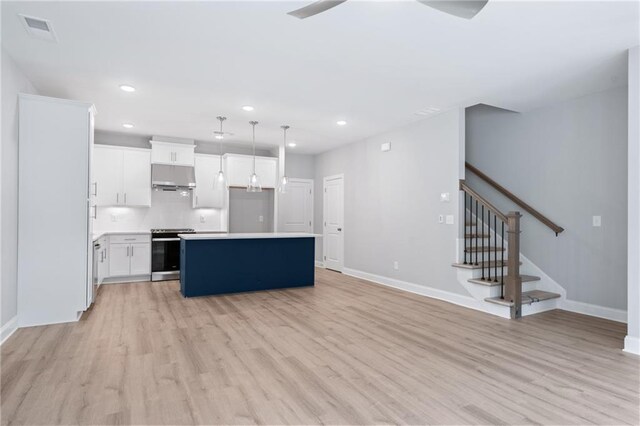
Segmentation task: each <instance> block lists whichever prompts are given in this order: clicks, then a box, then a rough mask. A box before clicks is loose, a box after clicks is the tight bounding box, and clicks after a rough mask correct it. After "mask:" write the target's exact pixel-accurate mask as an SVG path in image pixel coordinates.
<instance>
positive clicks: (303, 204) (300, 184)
mask: <svg viewBox="0 0 640 426" xmlns="http://www.w3.org/2000/svg"><path fill="white" fill-rule="evenodd" d="M279 201H280V205H279V210H280V215H281V220H282V222H281V223H280V225H279V228H280V230H281V231H282V232H308V233H313V179H297V178H290V179H289V183H288V184H287V192H285V193H284V194H280V199H279Z"/></svg>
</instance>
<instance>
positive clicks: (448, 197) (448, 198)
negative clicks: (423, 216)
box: [440, 192, 451, 203]
mask: <svg viewBox="0 0 640 426" xmlns="http://www.w3.org/2000/svg"><path fill="white" fill-rule="evenodd" d="M440 201H441V202H443V203H448V202H449V201H451V195H450V194H449V193H448V192H443V193H441V194H440Z"/></svg>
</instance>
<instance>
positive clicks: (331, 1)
mask: <svg viewBox="0 0 640 426" xmlns="http://www.w3.org/2000/svg"><path fill="white" fill-rule="evenodd" d="M345 1H347V0H318V1H316V2H313V3H311V4H309V5H307V6H305V7H301V8H300V9H296V10H293V11H291V12H289V13H287V15H291V16H295V17H296V18H299V19H304V18H308V17H309V16H313V15H317V14H318V13H321V12H324V11H325V10H329V9H331V8H332V7H336V6H338V5H339V4H341V3H344V2H345Z"/></svg>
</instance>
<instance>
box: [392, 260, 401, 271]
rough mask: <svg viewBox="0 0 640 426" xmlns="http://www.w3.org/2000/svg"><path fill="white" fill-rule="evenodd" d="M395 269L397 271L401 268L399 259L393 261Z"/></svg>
mask: <svg viewBox="0 0 640 426" xmlns="http://www.w3.org/2000/svg"><path fill="white" fill-rule="evenodd" d="M393 269H394V270H395V271H397V270H398V269H400V265H399V264H398V261H397V260H396V261H394V262H393Z"/></svg>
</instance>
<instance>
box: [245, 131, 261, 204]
mask: <svg viewBox="0 0 640 426" xmlns="http://www.w3.org/2000/svg"><path fill="white" fill-rule="evenodd" d="M249 124H251V126H252V127H253V170H252V171H253V173H251V176H249V183H248V184H247V192H262V186H260V180H259V179H258V175H257V174H256V124H258V122H257V121H250V122H249Z"/></svg>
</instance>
